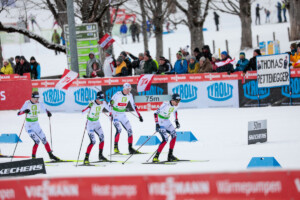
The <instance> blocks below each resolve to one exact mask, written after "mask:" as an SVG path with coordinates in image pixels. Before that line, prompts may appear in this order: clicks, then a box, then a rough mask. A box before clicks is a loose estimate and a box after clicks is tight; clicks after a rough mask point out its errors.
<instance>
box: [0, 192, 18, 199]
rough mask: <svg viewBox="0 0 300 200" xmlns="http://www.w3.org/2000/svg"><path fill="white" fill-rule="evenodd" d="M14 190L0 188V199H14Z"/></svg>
mask: <svg viewBox="0 0 300 200" xmlns="http://www.w3.org/2000/svg"><path fill="white" fill-rule="evenodd" d="M15 198H16V197H15V190H14V189H1V190H0V199H1V200H5V199H15Z"/></svg>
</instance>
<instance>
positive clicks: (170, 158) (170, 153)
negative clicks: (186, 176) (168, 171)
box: [168, 149, 179, 162]
mask: <svg viewBox="0 0 300 200" xmlns="http://www.w3.org/2000/svg"><path fill="white" fill-rule="evenodd" d="M178 160H179V159H178V158H176V157H175V156H174V155H173V149H170V150H169V154H168V161H169V162H176V161H178Z"/></svg>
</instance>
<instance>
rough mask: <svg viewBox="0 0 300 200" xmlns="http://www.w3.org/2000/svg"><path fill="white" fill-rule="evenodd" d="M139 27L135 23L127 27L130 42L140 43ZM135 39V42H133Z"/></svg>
mask: <svg viewBox="0 0 300 200" xmlns="http://www.w3.org/2000/svg"><path fill="white" fill-rule="evenodd" d="M138 26H139V25H138V24H137V23H135V21H133V22H132V24H131V25H130V27H129V30H130V32H131V37H132V42H133V43H135V41H136V40H137V42H140V39H139V34H140V33H139V27H138ZM135 38H136V40H135Z"/></svg>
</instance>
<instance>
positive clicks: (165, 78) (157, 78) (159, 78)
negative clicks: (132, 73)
mask: <svg viewBox="0 0 300 200" xmlns="http://www.w3.org/2000/svg"><path fill="white" fill-rule="evenodd" d="M153 80H154V81H168V80H169V79H168V77H162V78H161V77H154V78H153Z"/></svg>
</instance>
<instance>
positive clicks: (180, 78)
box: [171, 75, 186, 82]
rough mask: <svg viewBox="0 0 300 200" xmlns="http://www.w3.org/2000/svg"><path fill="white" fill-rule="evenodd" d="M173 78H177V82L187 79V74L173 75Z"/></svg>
mask: <svg viewBox="0 0 300 200" xmlns="http://www.w3.org/2000/svg"><path fill="white" fill-rule="evenodd" d="M171 80H175V81H176V82H177V81H181V80H186V76H177V75H175V76H173V77H171Z"/></svg>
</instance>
